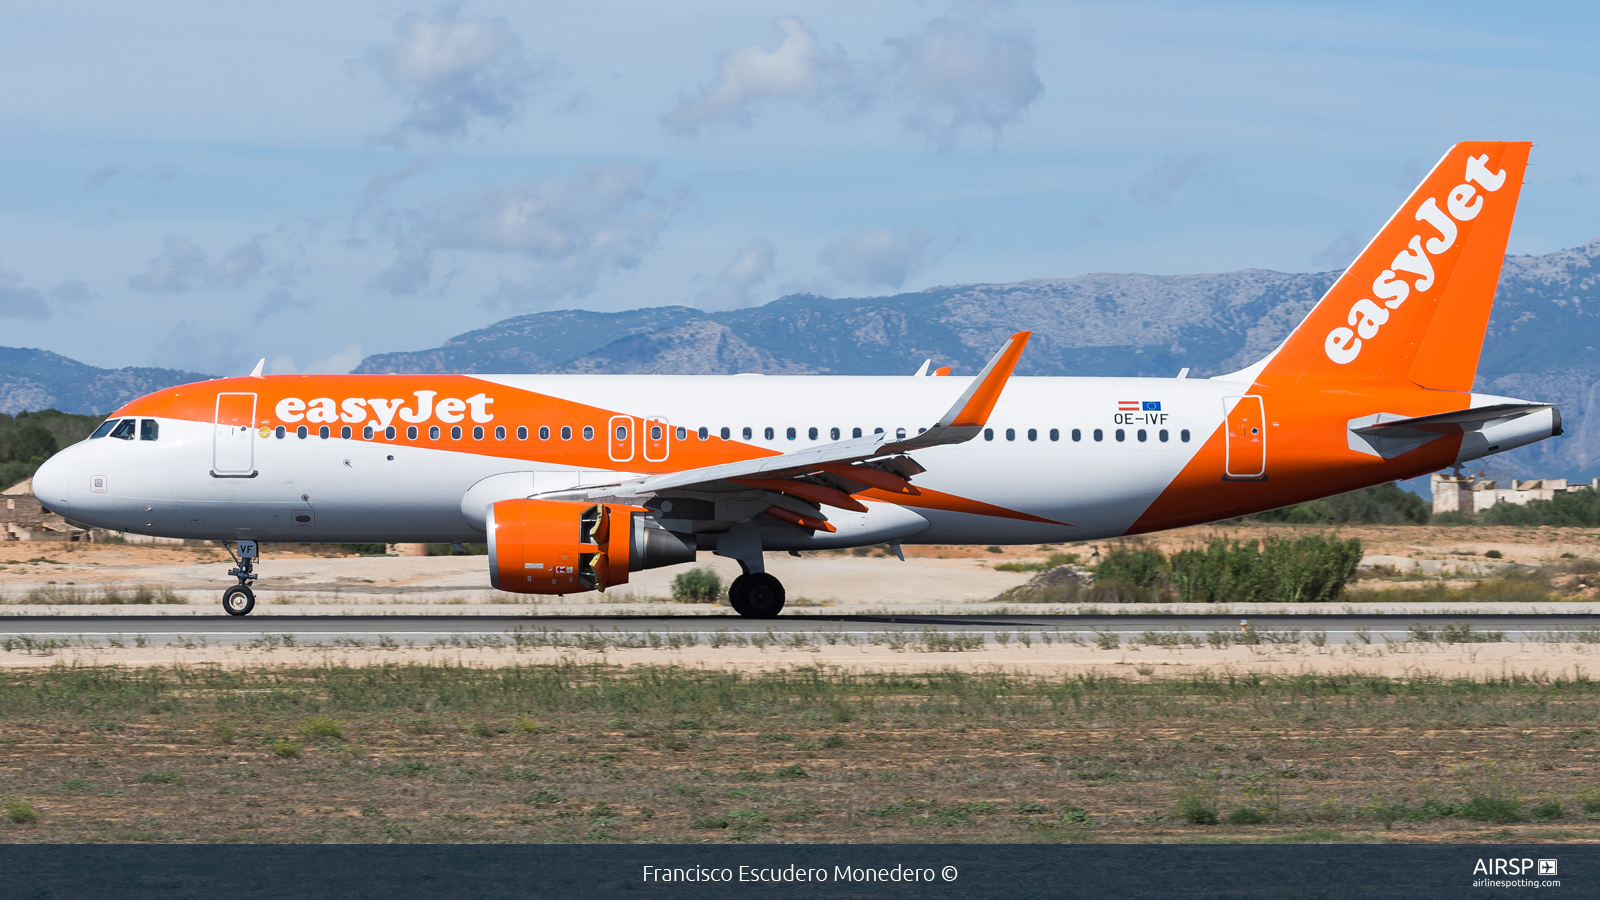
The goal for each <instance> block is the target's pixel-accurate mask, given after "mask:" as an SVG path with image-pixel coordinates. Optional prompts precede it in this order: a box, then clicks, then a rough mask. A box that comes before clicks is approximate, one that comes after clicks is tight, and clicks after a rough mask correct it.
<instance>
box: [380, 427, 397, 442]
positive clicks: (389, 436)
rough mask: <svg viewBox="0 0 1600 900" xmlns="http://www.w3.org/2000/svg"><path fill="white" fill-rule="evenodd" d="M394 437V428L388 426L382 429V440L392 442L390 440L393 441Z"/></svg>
mask: <svg viewBox="0 0 1600 900" xmlns="http://www.w3.org/2000/svg"><path fill="white" fill-rule="evenodd" d="M394 435H395V430H394V426H393V425H390V426H388V427H386V428H384V429H383V439H384V440H386V441H392V440H394Z"/></svg>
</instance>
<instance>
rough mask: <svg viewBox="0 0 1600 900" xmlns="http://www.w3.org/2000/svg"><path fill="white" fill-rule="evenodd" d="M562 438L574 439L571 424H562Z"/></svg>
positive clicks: (566, 439)
mask: <svg viewBox="0 0 1600 900" xmlns="http://www.w3.org/2000/svg"><path fill="white" fill-rule="evenodd" d="M561 439H562V440H563V441H570V440H572V426H571V425H563V426H561Z"/></svg>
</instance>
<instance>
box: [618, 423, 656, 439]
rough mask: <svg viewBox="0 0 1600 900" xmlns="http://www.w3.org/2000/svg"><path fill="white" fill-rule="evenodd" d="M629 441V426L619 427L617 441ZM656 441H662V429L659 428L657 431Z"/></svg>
mask: <svg viewBox="0 0 1600 900" xmlns="http://www.w3.org/2000/svg"><path fill="white" fill-rule="evenodd" d="M627 439H628V426H626V425H618V426H617V440H619V441H625V440H627ZM656 440H658V441H659V440H661V429H659V428H657V429H656Z"/></svg>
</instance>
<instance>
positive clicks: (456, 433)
mask: <svg viewBox="0 0 1600 900" xmlns="http://www.w3.org/2000/svg"><path fill="white" fill-rule="evenodd" d="M450 440H452V441H459V440H461V426H460V425H451V426H450Z"/></svg>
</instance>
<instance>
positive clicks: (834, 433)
mask: <svg viewBox="0 0 1600 900" xmlns="http://www.w3.org/2000/svg"><path fill="white" fill-rule="evenodd" d="M838 439H839V429H837V428H829V429H828V440H830V441H837V440H838Z"/></svg>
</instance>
